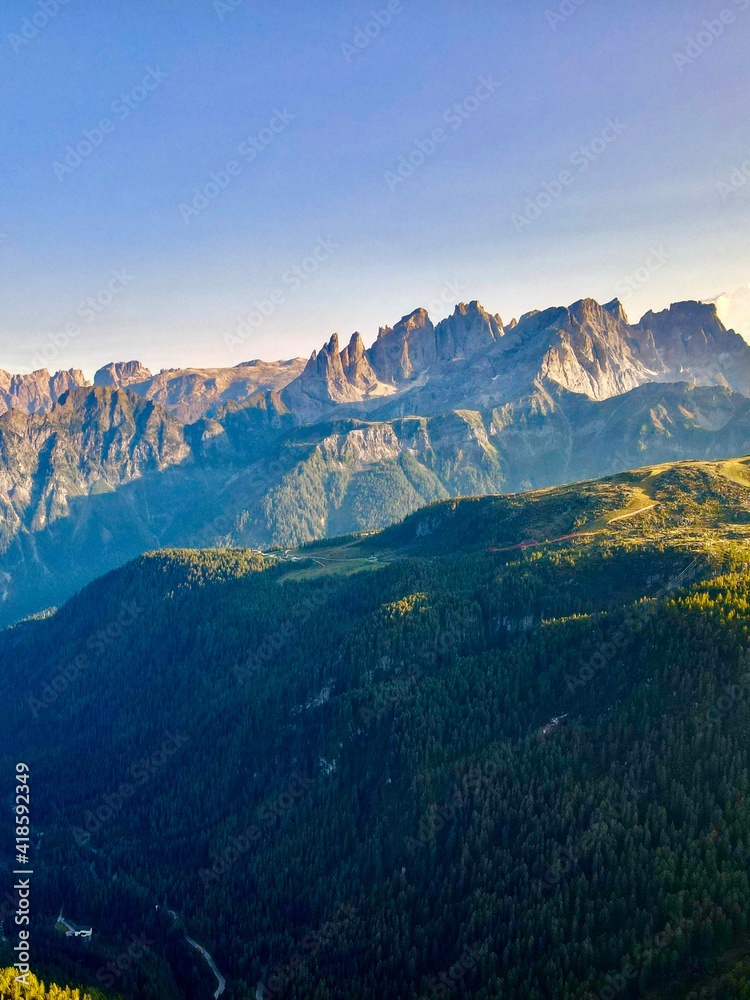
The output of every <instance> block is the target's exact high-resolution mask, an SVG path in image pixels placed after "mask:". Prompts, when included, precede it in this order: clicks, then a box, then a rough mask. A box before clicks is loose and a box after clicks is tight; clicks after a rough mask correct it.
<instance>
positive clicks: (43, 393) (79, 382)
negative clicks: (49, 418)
mask: <svg viewBox="0 0 750 1000" xmlns="http://www.w3.org/2000/svg"><path fill="white" fill-rule="evenodd" d="M85 385H88V383H87V381H86V379H85V377H84V374H83V372H82V371H79V370H78V369H77V368H70V369H69V370H68V371H60V372H55V374H54V375H50V373H49V372H48V371H47V369H46V368H40V369H39V370H38V371H35V372H31V373H30V374H29V375H11V374H10V373H9V372H6V371H2V370H0V413H6V412H7V411H8V410H22V411H23V412H24V413H49V411H50V410H51V409H52V407H53V406H54V405H55V403H56V402H57V401H58V399H59V398H60V396H62V394H63V393H65V392H67V391H68V389H74V388H77V387H80V386H85Z"/></svg>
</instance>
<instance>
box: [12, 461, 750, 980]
mask: <svg viewBox="0 0 750 1000" xmlns="http://www.w3.org/2000/svg"><path fill="white" fill-rule="evenodd" d="M748 469H750V460H748V459H745V458H740V459H734V460H731V461H729V460H728V461H726V462H725V461H716V462H679V463H666V464H661V465H656V466H648V467H647V468H645V469H642V470H636V471H633V472H628V473H624V474H621V475H617V476H613V477H609V478H607V479H604V480H599V481H592V482H586V483H581V484H577V485H575V484H574V485H568V486H564V487H557V488H546V489H544V490H540V491H537V492H532V493H528V494H515V495H507V496H488V497H477V498H465V499H460V498H451V499H448V500H443V501H438V502H436V503H434V504H432V505H429V506H427V507H425V508H422V509H421V510H419V511H417V512H415V513H414V514H411V515H410V516H409V517H407V518H406V519H405V520H404V521H403V522H402V523H400V524H397V525H394V526H391V527H389V528H386V529H384V530H382V531H380V532H376V533H368V534H364V535H360V536H353V537H348V538H344V539H341V540H335V539H334V540H331V541H320V542H316V543H314V544H312V545H311V546H308V547H301V548H299V549H296V550H292V549H290V550H283V549H282V550H278V551H277V552H274V551H266V550H264V551H263V552H258V551H250V550H246V549H236V548H235V549H231V548H228V549H212V550H203V551H189V550H171V551H169V550H167V551H160V552H153V553H149V554H147V555H144V556H142V557H139V558H137V559H136V560H135V561H132V562H130V563H128V564H127V565H126V566H125V567H123V568H122V569H120V570H117V571H115V572H113V573H110V574H108V575H107V576H105V577H103V578H101V579H100V580H98V581H95V582H94V583H92V584H91V585H89V586H88V587H87V588H86V590H85V591H84V592H83V593H82V594H81V595H80V596H78V597H74V598H73V599H72V600H71V601H69V602H68V603H66V604H65V605H63V607H62V608H61V609H60V610H59V611H58V612H57V613H55V614H54V615H51V616H47V617H45V618H39V619H35V620H30V621H27V622H24V623H21V624H19V625H17V626H15V627H14V628H11V629H7V630H5V631H4V632H2V633H0V653H2V655H3V657H4V662H6V664H8V667H7V668H6V671H5V673H4V675H3V680H2V683H3V684H4V685H5V688H4V692H3V695H4V696H3V699H2V702H1V703H0V704H3V705H5V706H6V708H5V709H4V710H3V718H2V719H1V720H0V722H2V727H3V732H4V733H5V734H6V735H5V737H4V738H3V739H4V743H3V744H2V745H5V746H13V745H14V740H16V739H17V738H19V730H18V727H23V729H24V734H25V735H24V739H25V741H26V745H27V747H28V750H29V756H30V761H31V764H30V766H31V767H32V769H33V773H34V774H35V775H36V780H37V783H38V785H39V787H41V788H44V795H43V796H39V797H38V799H37V806H36V808H37V810H38V818H37V822H38V824H39V827H38V828H39V829H40V830H43V832H44V840H43V842H44V852H43V858H42V857H41V856H40V857H39V858H38V859H36V864H37V902H38V906H39V907H40V909H41V910H43V911H44V910H48V911H49V912H50V913H57V912H58V910H59V906H60V902H61V901H62V900H63V899H64V900H65V901H66V905H68V906H69V907H70V909H71V912H75V914H76V915H77V919H80V920H88V921H90V923H91V924H92V925H94V926H95V927H96V928H97V934H96V935H95V938H94V941H93V944H92V950H91V951H87V952H86V953H85V954H83V953H80V951H79V954H78V959H77V962H78V964H77V965H76V968H77V970H78V972H77V975H78V978H79V980H80V977H81V976H84V979H85V976H86V974H87V973H86V969H87V968H88V969H89V972H88V975H89V976H91V983H92V988H93V987H94V985H95V981H94V975H93V974H94V972H95V971H96V968H98V967H99V965H101V963H102V958H101V957H100V956H99V955H98V954H97V950H98V949H101V948H105V949H106V950H107V951H109V952H110V953H111V952H112V951H113V950H114V952H115V953H116V951H117V948H118V945H117V941H118V940H120V941H122V942H123V943H122V944H120V945H119V947H120V948H122V947H123V945H124V943H125V942H127V940H128V935H129V934H130V933H131V931H132V928H133V927H137V928H139V929H142V930H143V931H144V932H145V933H146V934H147V935H148V937H149V939H150V940H153V941H154V942H155V944H154V946H153V948H152V951H153V952H154V958H149V963H150V964H149V969H150V970H151V971H150V972H149V980H148V981H150V982H155V981H156V979H158V978H161V980H163V982H164V983H165V984H166V982H167V979H169V977H170V976H174V977H175V978H173V979H171V983H172V985H171V986H170V987H166V985H165V986H164V989H162V991H161V993H159V992H154V991H153V989H154V988H152V987H150V986H148V985H147V980H146V979H144V977H143V975H142V972H141V970H139V969H138V968H137V967H134V968H133V969H131V970H130V971H129V972H126V974H125V975H124V976H123V977H122V979H121V980H118V989H119V990H120V992H123V993H124V994H125V995H127V996H128V997H129V996H131V995H133V996H136V995H137V996H138V997H142V998H144V1000H148V998H149V997H151V996H154V997H155V996H157V995H170V996H171V995H174V996H175V997H177V996H180V995H182V994H181V993H180V990H182V991H183V993H184V991H185V990H186V989H187V991H188V995H190V996H191V998H196V1000H200V998H201V997H203V996H205V997H206V1000H208V997H209V996H211V995H213V993H214V991H215V990H216V989H217V988H218V985H217V984H218V983H219V980H217V979H216V978H214V980H213V982H211V979H210V978H209V970H208V969H207V968H206V967H205V963H204V967H203V969H200V967H199V966H191V965H190V962H189V959H188V956H187V955H186V953H185V951H184V950H181V949H184V943H183V944H180V943H179V935H178V936H177V937H176V938H175V937H174V936H173V935H174V933H175V932H174V928H173V926H172V922H171V921H167V922H166V923H164V922H160V921H159V919H158V913H155V912H154V906H153V900H154V899H164V898H165V896H166V897H167V898H168V899H169V905H170V906H174V907H175V908H176V909H177V910H179V912H180V913H181V914H184V917H185V920H186V923H187V925H188V926H189V927H190V928H191V934H192V935H194V936H193V937H192V940H194V941H198V942H200V943H201V946H202V947H203V948H204V949H205V950H206V951H207V952H208V953H209V954H210V955H211V956H212V960H213V961H214V963H215V965H216V967H217V968H218V969H219V970H220V975H221V976H222V977H225V978H226V986H225V990H224V993H223V996H225V997H227V998H231V1000H235V998H244V997H249V996H253V995H254V994H255V993H256V992H257V990H258V984H259V983H263V982H266V983H268V984H270V983H272V982H274V983H276V984H277V986H278V995H281V996H286V995H288V996H290V997H291V996H315V997H320V998H326V1000H328V998H341V1000H343V998H344V997H346V998H347V1000H348V998H356V997H358V996H362V997H363V998H364V997H366V996H367V997H369V996H372V995H380V994H381V993H382V992H383V991H384V990H385V989H386V986H385V984H386V983H391V984H392V986H391V987H388V988H392V989H393V990H394V991H395V993H396V994H397V995H399V996H404V997H411V996H413V997H415V998H417V997H421V996H423V995H424V994H425V991H429V989H430V987H429V983H430V981H431V979H432V977H436V976H438V975H440V973H441V971H442V970H443V968H444V967H445V962H446V959H445V957H444V956H445V955H447V956H449V959H448V960H449V961H450V962H451V963H452V962H453V958H451V956H454V955H455V956H457V957H458V956H460V955H461V954H462V953H465V952H466V950H467V949H468V951H469V952H471V953H472V954H474V955H475V958H476V963H475V964H474V965H472V966H471V967H468V966H467V968H466V969H465V970H464V975H463V976H462V982H463V983H464V984H465V986H466V988H467V989H471V990H472V992H473V994H474V995H476V996H478V997H480V998H484V997H486V998H488V1000H489V998H490V997H493V996H494V995H495V993H496V992H497V990H498V989H500V984H501V983H502V993H503V995H504V996H510V997H517V998H519V1000H520V998H521V997H527V996H534V995H537V996H540V997H541V996H544V995H549V994H550V993H552V994H561V991H562V989H563V986H562V983H563V982H564V983H565V984H566V987H565V989H566V990H567V994H568V995H569V996H570V997H581V998H583V997H585V996H588V995H590V994H591V992H592V991H593V992H597V991H599V990H601V989H602V988H603V987H604V985H605V979H604V977H605V976H606V975H608V974H609V973H610V972H611V971H612V970H613V969H618V968H621V967H622V964H623V963H624V962H626V961H633V962H635V965H636V968H637V982H638V983H639V984H640V986H639V988H640V989H642V990H643V991H646V990H656V991H657V995H659V991H660V990H662V991H663V990H669V991H670V992H669V995H670V996H672V995H674V996H675V997H686V996H687V994H688V992H689V984H690V982H692V981H693V980H692V979H691V977H692V976H693V972H690V973H689V972H688V969H689V968H690V969H692V968H694V966H695V964H696V962H698V963H699V964H700V969H701V970H702V971H701V973H700V975H701V976H702V977H703V978H704V979H705V981H707V982H708V981H713V982H715V983H719V982H720V981H721V982H723V981H724V980H725V979H727V977H730V978H731V976H733V975H735V974H736V973H737V970H739V969H741V968H742V963H743V962H745V961H746V957H747V950H746V947H745V945H744V943H743V942H744V940H745V939H744V937H743V934H744V933H745V932H744V930H743V928H744V925H743V920H742V913H743V912H744V908H743V903H742V900H743V899H746V898H747V892H748V889H750V886H748V884H747V879H748V875H747V872H748V869H747V865H746V862H745V860H744V859H746V858H747V857H748V856H750V841H748V840H747V830H748V829H750V822H748V818H747V817H746V816H745V813H746V803H747V801H750V789H746V788H745V785H746V774H747V773H748V771H750V768H746V756H747V752H748V751H747V746H748V744H747V740H746V731H747V718H748V711H750V707H749V706H750V702H748V700H747V698H746V693H745V688H746V674H747V649H746V632H747V625H746V608H747V606H748V601H750V594H748V591H747V587H748V583H747V581H748V579H750V575H749V571H748V567H750V485H748V482H749V481H750V477H748ZM652 505H653V506H652ZM530 539H534V540H535V543H534V544H533V546H529V545H527V544H526V543H527V542H528V541H529V540H530ZM522 546H523V547H522ZM129 600H134V601H135V602H136V605H137V607H138V608H139V609H141V611H140V613H139V616H138V619H137V626H135V627H131V628H125V629H123V631H122V633H121V634H120V635H119V637H118V639H117V642H115V643H112V644H111V645H106V644H105V645H103V647H102V648H101V649H100V651H99V652H98V654H97V655H96V656H93V657H92V656H89V661H90V662H89V665H88V667H87V668H86V670H85V672H84V673H83V674H82V675H81V676H79V677H77V678H73V679H72V680H71V681H70V682H69V683H68V684H67V685H66V688H65V690H63V691H62V692H61V693H60V694H59V695H58V696H56V697H55V699H54V700H53V701H52V702H50V703H49V705H47V706H46V707H44V708H43V709H42V710H38V711H37V715H36V716H35V714H34V712H32V711H31V710H30V708H29V698H39V694H40V693H41V692H43V690H44V687H45V684H48V683H49V680H50V676H51V675H53V674H54V671H55V669H56V668H55V667H54V664H55V663H56V662H67V661H70V660H72V659H73V658H74V657H75V655H76V653H77V651H80V650H81V648H85V646H86V643H87V638H88V637H90V636H91V635H95V634H96V633H97V630H98V629H99V628H101V627H102V626H103V625H105V624H106V623H107V622H108V621H112V620H113V617H114V616H115V615H116V613H117V609H118V608H119V607H121V606H122V603H123V602H124V601H129ZM22 692H25V693H22ZM727 692H731V693H730V694H727ZM555 720H556V721H555ZM165 732H169V733H172V734H176V736H175V739H177V740H179V742H180V744H181V745H184V747H185V749H184V750H181V751H180V754H181V756H180V757H179V760H177V758H175V764H174V765H173V764H171V763H170V762H169V760H166V761H165V762H163V763H157V758H156V756H155V754H154V748H158V747H159V746H160V745H162V744H163V742H164V734H165ZM5 741H7V742H5ZM603 746H606V748H607V750H606V754H604V755H603V754H602V747H603ZM52 748H54V750H53V749H52ZM144 755H145V756H144ZM143 761H150V762H151V763H147V765H146V768H145V771H144V780H143V781H142V782H139V785H138V787H137V788H136V791H135V794H134V795H132V796H131V797H130V798H129V800H128V807H127V809H124V808H123V809H118V808H116V795H117V794H118V791H117V790H118V786H119V784H120V783H121V782H122V780H123V777H122V776H123V774H125V773H126V772H128V770H129V769H132V768H135V769H136V770H135V772H134V773H140V771H139V770H138V769H139V768H141V769H142V768H143V766H144V765H143ZM139 762H140V763H139ZM81 765H83V767H81ZM113 796H114V797H113ZM107 802H109V803H110V809H109V812H110V813H111V815H109V816H107V811H106V810H105V811H103V806H104V804H105V803H107ZM704 803H709V804H708V805H704ZM113 806H115V808H112V807H113ZM92 817H98V818H96V819H95V820H94V819H92ZM81 827H82V828H83V829H86V830H90V831H91V832H90V833H89V838H90V839H88V840H87V841H86V846H85V847H79V846H77V843H80V835H79V834H78V833H76V830H77V829H79V828H81ZM91 849H94V850H95V851H96V852H97V853H96V854H95V855H94V857H95V859H96V860H95V868H94V872H95V874H94V873H92V870H91V858H92V854H91ZM623 857H624V858H626V859H630V860H626V861H625V862H624V863H625V866H626V867H625V869H623V868H622V864H621V863H620V862H617V861H616V859H617V858H623ZM145 858H148V863H147V864H145V863H144V859H145ZM187 858H189V859H190V862H189V863H188V864H187V865H186V859H187ZM311 858H315V859H316V860H315V862H314V863H313V864H311V861H310V859H311ZM63 859H65V860H64V861H63ZM563 859H567V860H564V863H563ZM571 859H572V860H571ZM636 859H637V861H636ZM619 884H622V886H623V887H624V886H625V885H627V886H628V889H627V892H628V893H629V894H630V898H629V901H628V902H627V907H628V912H629V913H636V914H637V926H635V927H632V926H631V923H632V922H631V921H630V920H629V921H628V923H627V924H625V923H624V921H623V913H624V911H622V912H621V909H618V907H617V906H613V904H612V902H611V900H612V898H613V895H612V894H613V893H615V896H616V894H617V892H619V891H620V890H619V889H617V886H618V885H619ZM678 886H679V890H678ZM623 891H625V890H624V888H623ZM448 900H450V906H448V905H447V903H448ZM623 905H625V904H623ZM337 907H344V908H346V913H347V917H346V920H343V919H342V918H340V917H337V916H336V912H337ZM707 907H708V909H707ZM576 909H579V910H580V913H581V918H580V920H579V921H575V920H573V921H572V922H571V920H570V919H568V918H567V917H566V916H565V915H566V914H569V913H573V912H575V911H576ZM341 912H343V911H341ZM228 914H231V919H228V917H227V915H228ZM399 914H400V915H401V916H399ZM407 914H410V915H412V916H411V917H409V918H408V919H407V916H406V915H407ZM707 914H708V915H707ZM675 921H678V923H679V933H678V934H676V935H674V936H673V938H672V939H671V943H670V947H669V950H668V951H662V950H660V949H659V948H658V946H655V945H653V944H651V945H649V944H648V942H649V940H651V937H652V936H653V935H655V934H657V933H658V932H660V930H661V929H662V928H663V927H664V926H665V925H670V926H675ZM709 927H710V932H709ZM427 928H428V929H429V934H426V933H425V929H427ZM594 928H596V933H594ZM316 935H317V936H316ZM433 941H434V942H439V947H437V948H436V947H434V946H433V945H432V944H431V943H430V942H433ZM546 941H549V942H550V943H551V944H552V943H554V954H556V955H560V956H567V958H565V959H564V961H562V962H561V963H555V964H551V963H550V961H549V954H550V953H549V950H548V947H547V945H546V944H545V943H544V942H546ZM311 942H317V943H311ZM644 942H645V943H644ZM550 946H551V945H550ZM56 949H57V950H56V952H53V954H57V957H56V959H55V961H56V962H57V963H58V967H59V969H60V970H61V974H62V972H63V971H64V970H65V969H66V968H68V965H67V964H66V963H69V962H70V956H69V955H68V956H67V957H66V955H65V946H63V945H62V943H60V944H59V945H57V946H56ZM61 949H62V950H61ZM402 949H406V950H408V952H409V953H410V954H411V955H412V956H413V957H412V959H411V960H410V961H409V962H403V961H401V960H400V959H399V958H398V955H399V953H400V951H401V950H402ZM193 951H194V952H195V956H196V959H198V960H201V961H202V959H201V955H200V954H199V953H198V952H197V951H196V950H195V949H193ZM522 953H523V954H525V955H526V959H525V960H524V961H523V962H519V961H518V959H517V957H516V956H518V955H520V954H522ZM87 955H88V957H86V956H87ZM667 955H668V957H669V960H668V962H664V961H662V958H663V957H666V956H667ZM634 956H635V957H634ZM157 959H158V961H159V962H161V963H162V964H161V965H160V966H159V967H160V968H162V972H161V973H159V974H157V973H156V968H157V965H156V964H155V962H156V961H157ZM165 962H166V963H167V965H168V967H169V968H170V969H172V970H173V972H172V973H167V972H166V971H165V970H166V968H167V966H166V965H164V963H165ZM97 963H98V964H97ZM165 976H166V977H167V979H165V978H164V977H165ZM727 981H728V979H727ZM722 988H723V987H722ZM166 989H169V990H171V991H172V992H171V993H166V992H164V990H166ZM717 989H718V987H717ZM157 990H158V988H157ZM133 991H135V992H133ZM719 995H723V994H721V993H716V996H719Z"/></svg>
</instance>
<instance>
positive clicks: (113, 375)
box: [94, 361, 153, 388]
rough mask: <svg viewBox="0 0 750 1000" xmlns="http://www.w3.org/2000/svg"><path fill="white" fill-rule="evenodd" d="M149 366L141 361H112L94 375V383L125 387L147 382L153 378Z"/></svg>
mask: <svg viewBox="0 0 750 1000" xmlns="http://www.w3.org/2000/svg"><path fill="white" fill-rule="evenodd" d="M152 377H153V376H152V374H151V372H150V371H149V369H148V368H146V367H145V366H144V365H142V364H141V363H140V361H112V362H110V363H109V364H108V365H105V366H104V367H103V368H100V369H99V371H98V372H96V374H95V375H94V385H109V386H113V387H114V388H124V387H125V386H128V385H135V384H136V383H138V382H145V381H147V380H148V379H150V378H152Z"/></svg>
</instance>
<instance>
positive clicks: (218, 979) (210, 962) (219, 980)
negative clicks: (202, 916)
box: [185, 934, 227, 997]
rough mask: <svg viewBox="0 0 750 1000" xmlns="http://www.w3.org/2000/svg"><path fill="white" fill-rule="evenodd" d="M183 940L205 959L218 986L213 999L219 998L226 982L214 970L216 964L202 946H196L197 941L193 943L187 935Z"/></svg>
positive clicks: (216, 970) (215, 969) (217, 971)
mask: <svg viewBox="0 0 750 1000" xmlns="http://www.w3.org/2000/svg"><path fill="white" fill-rule="evenodd" d="M185 940H186V941H187V943H188V944H189V945H190V947H191V948H195V950H196V951H199V952H200V953H201V955H203V957H204V958H205V960H206V962H207V963H208V967H209V968H210V970H211V972H213V974H214V975H215V976H216V982H217V983H218V984H219V985H218V986H217V987H216V992H215V993H214V997H220V996H221V994H222V993H223V992H224V990H225V989H226V988H227V981H226V979H225V978H224V977H223V976H222V974H221V973H220V972H219V970H218V969H217V968H216V962H214V960H213V959H212V958H211V956H210V955H209V954H208V952H207V951H206V949H205V948H204V947H203V945H200V944H198V942H197V941H193V939H192V938H191V937H188V935H187V934H186V935H185Z"/></svg>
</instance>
